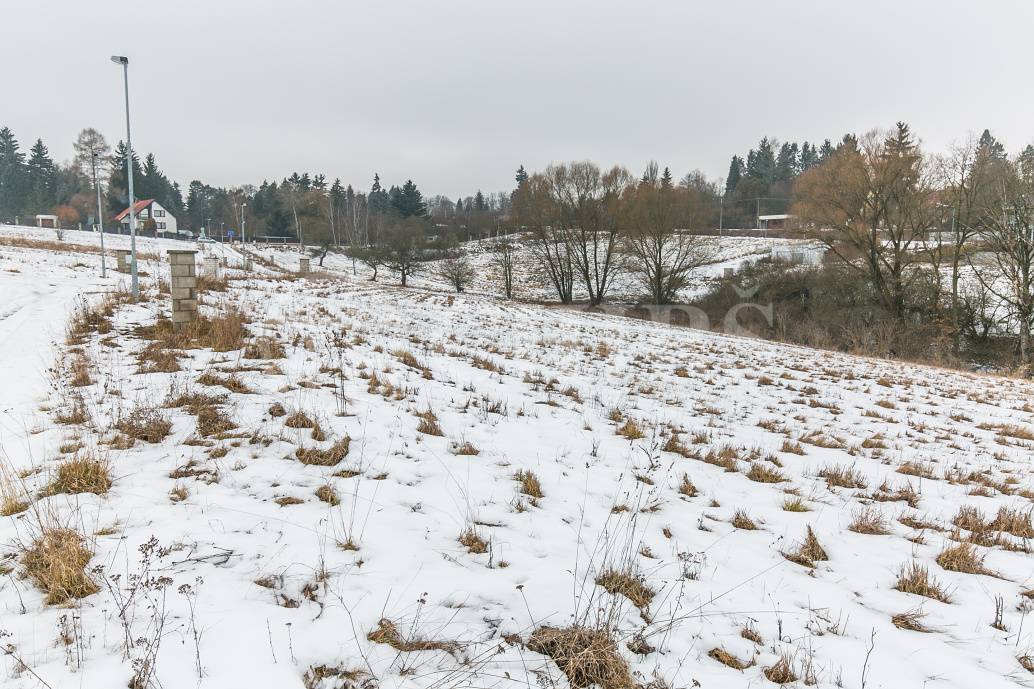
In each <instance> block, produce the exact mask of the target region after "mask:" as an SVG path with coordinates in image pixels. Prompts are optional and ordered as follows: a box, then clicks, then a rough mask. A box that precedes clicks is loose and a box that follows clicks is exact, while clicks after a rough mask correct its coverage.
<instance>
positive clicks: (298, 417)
mask: <svg viewBox="0 0 1034 689" xmlns="http://www.w3.org/2000/svg"><path fill="white" fill-rule="evenodd" d="M284 425H285V426H287V427H288V428H313V427H314V426H315V425H316V423H315V422H314V421H313V420H312V419H310V418H309V417H308V416H306V414H305V412H303V411H296V412H295V413H293V414H291V415H290V416H288V417H287V418H286V419H285V420H284Z"/></svg>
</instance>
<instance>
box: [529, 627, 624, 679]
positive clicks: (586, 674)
mask: <svg viewBox="0 0 1034 689" xmlns="http://www.w3.org/2000/svg"><path fill="white" fill-rule="evenodd" d="M527 647H528V650H530V651H533V652H535V653H541V654H543V655H545V656H549V657H550V658H551V659H552V660H553V662H554V663H556V665H557V667H558V668H560V671H561V672H563V673H564V675H565V676H566V677H567V681H568V683H569V684H570V685H571V686H572V687H573V688H574V689H587V688H588V687H591V686H593V685H596V686H599V687H602V688H603V689H637V684H636V682H635V680H633V679H632V674H631V672H630V671H629V668H628V663H627V662H625V659H624V658H622V657H621V653H619V652H618V648H617V645H616V644H615V643H614V641H613V640H612V639H611V638H610V636H609V635H608V634H607V633H606V632H604V631H599V630H593V629H587V628H585V627H580V626H577V625H575V626H571V627H563V628H559V627H539V628H538V629H536V630H535V631H534V633H532V635H531V637H530V638H529V639H528V643H527Z"/></svg>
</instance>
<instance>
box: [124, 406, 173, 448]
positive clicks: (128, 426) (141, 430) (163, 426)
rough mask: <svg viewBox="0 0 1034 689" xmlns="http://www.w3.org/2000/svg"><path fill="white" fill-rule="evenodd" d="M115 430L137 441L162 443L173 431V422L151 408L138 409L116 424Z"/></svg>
mask: <svg viewBox="0 0 1034 689" xmlns="http://www.w3.org/2000/svg"><path fill="white" fill-rule="evenodd" d="M115 428H117V429H118V430H120V431H122V432H123V433H124V434H126V435H127V436H129V437H130V438H134V439H135V440H143V441H144V442H148V443H160V442H161V441H163V440H165V438H166V436H168V435H169V432H170V431H171V430H172V422H171V421H169V420H168V419H167V418H165V416H164V415H163V414H162V413H161V412H160V411H158V410H157V409H153V408H151V407H137V408H136V409H134V410H133V411H132V412H130V413H129V414H128V415H127V416H124V417H122V418H120V419H119V420H118V421H117V422H116V423H115Z"/></svg>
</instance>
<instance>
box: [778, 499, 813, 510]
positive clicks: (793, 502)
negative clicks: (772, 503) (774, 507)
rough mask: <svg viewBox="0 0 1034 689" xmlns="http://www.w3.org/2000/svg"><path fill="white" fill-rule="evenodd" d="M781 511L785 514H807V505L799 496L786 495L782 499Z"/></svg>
mask: <svg viewBox="0 0 1034 689" xmlns="http://www.w3.org/2000/svg"><path fill="white" fill-rule="evenodd" d="M783 509H784V510H785V511H787V512H809V511H810V508H809V507H808V504H807V503H806V502H804V500H803V499H802V498H801V496H799V495H788V496H786V498H784V499H783Z"/></svg>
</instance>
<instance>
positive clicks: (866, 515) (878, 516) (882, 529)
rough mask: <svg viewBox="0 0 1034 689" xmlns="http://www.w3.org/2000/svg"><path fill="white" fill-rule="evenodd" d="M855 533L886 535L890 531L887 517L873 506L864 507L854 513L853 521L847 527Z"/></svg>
mask: <svg viewBox="0 0 1034 689" xmlns="http://www.w3.org/2000/svg"><path fill="white" fill-rule="evenodd" d="M847 528H848V529H850V530H851V531H854V532H855V533H862V534H872V535H880V536H883V535H886V534H889V533H890V527H889V526H888V525H887V519H886V518H885V517H884V516H883V512H880V511H879V510H878V509H876V508H874V507H865V508H863V509H862V510H861V511H859V512H858V513H857V514H855V517H854V521H852V522H851V524H850V525H849V526H848V527H847Z"/></svg>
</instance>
